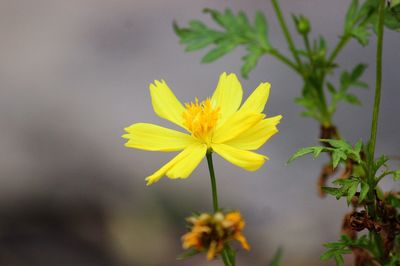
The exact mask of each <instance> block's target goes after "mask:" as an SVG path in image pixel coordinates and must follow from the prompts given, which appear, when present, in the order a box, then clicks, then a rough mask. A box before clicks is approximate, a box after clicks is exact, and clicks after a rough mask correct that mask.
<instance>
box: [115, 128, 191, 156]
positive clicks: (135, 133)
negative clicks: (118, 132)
mask: <svg viewBox="0 0 400 266" xmlns="http://www.w3.org/2000/svg"><path fill="white" fill-rule="evenodd" d="M125 130H126V131H127V132H128V133H127V134H124V135H122V137H123V138H126V139H128V141H127V142H126V143H125V147H129V148H136V149H142V150H147V151H179V150H183V149H184V148H186V147H187V146H189V144H191V143H193V142H194V141H195V139H194V138H192V137H191V136H190V135H188V134H185V133H182V132H179V131H176V130H173V129H169V128H165V127H160V126H157V125H153V124H147V123H137V124H133V125H131V126H129V127H127V128H125Z"/></svg>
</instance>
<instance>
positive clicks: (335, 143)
mask: <svg viewBox="0 0 400 266" xmlns="http://www.w3.org/2000/svg"><path fill="white" fill-rule="evenodd" d="M320 141H321V142H327V143H329V144H330V145H331V146H332V147H334V148H340V149H343V150H351V149H353V147H351V145H350V144H349V143H348V142H347V141H345V140H340V139H320Z"/></svg>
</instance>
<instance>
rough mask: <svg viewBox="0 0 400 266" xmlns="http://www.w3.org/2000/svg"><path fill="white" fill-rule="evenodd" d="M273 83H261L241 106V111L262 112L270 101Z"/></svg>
mask: <svg viewBox="0 0 400 266" xmlns="http://www.w3.org/2000/svg"><path fill="white" fill-rule="evenodd" d="M270 87H271V84H269V83H268V82H266V83H261V84H260V85H258V87H257V88H256V89H255V90H254V91H253V93H252V94H251V95H250V96H249V97H248V98H247V100H246V101H245V102H244V103H243V105H242V106H241V107H240V110H241V111H246V112H255V113H261V112H262V111H263V110H264V107H265V104H266V103H267V101H268V96H269V89H270Z"/></svg>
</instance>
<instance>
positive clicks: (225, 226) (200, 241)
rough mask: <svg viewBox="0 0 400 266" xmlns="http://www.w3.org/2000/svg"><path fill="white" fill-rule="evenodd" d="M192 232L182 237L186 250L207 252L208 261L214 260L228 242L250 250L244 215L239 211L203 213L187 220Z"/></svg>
mask: <svg viewBox="0 0 400 266" xmlns="http://www.w3.org/2000/svg"><path fill="white" fill-rule="evenodd" d="M187 221H188V223H189V225H190V231H189V232H188V233H186V234H184V235H183V236H182V246H183V248H184V249H190V248H193V249H194V250H196V251H198V252H203V251H207V259H208V260H211V259H213V258H214V257H215V256H216V255H217V254H219V253H221V252H222V250H223V248H224V246H225V245H226V244H227V242H229V241H231V240H237V241H239V243H240V244H241V245H242V247H243V248H244V249H245V250H250V246H249V243H247V240H246V238H245V237H244V236H243V234H242V231H243V228H244V226H245V222H244V220H243V217H242V215H241V214H240V212H238V211H233V212H228V213H226V214H224V213H222V212H217V213H215V214H212V215H210V214H208V213H202V214H201V215H198V216H191V217H189V218H187Z"/></svg>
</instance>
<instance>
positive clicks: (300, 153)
mask: <svg viewBox="0 0 400 266" xmlns="http://www.w3.org/2000/svg"><path fill="white" fill-rule="evenodd" d="M320 148H321V147H319V146H316V147H307V148H301V149H299V150H298V151H296V152H295V153H294V154H293V155H292V156H291V157H290V158H289V160H288V161H287V163H291V162H292V161H294V160H296V159H297V158H299V157H302V156H304V155H306V154H309V153H314V154H315V150H316V149H317V150H319V149H320ZM322 148H323V147H322ZM319 153H320V152H318V154H319Z"/></svg>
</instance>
